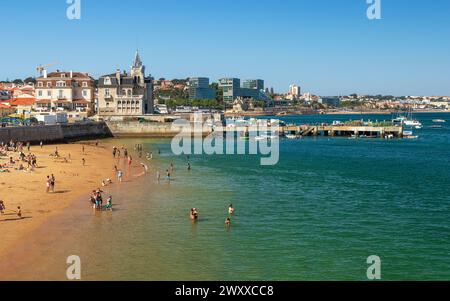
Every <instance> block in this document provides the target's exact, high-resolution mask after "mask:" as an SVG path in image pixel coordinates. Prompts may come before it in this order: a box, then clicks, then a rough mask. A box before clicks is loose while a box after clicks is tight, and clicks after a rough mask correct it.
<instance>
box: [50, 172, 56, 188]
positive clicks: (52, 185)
mask: <svg viewBox="0 0 450 301" xmlns="http://www.w3.org/2000/svg"><path fill="white" fill-rule="evenodd" d="M55 182H56V179H55V176H54V175H53V174H52V176H51V177H50V189H51V191H52V192H55Z"/></svg>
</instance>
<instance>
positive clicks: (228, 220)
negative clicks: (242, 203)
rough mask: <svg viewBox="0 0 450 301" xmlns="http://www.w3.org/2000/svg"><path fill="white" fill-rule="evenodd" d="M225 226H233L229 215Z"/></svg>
mask: <svg viewBox="0 0 450 301" xmlns="http://www.w3.org/2000/svg"><path fill="white" fill-rule="evenodd" d="M225 226H227V227H230V226H231V218H229V217H227V219H226V220H225Z"/></svg>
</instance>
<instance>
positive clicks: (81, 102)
mask: <svg viewBox="0 0 450 301" xmlns="http://www.w3.org/2000/svg"><path fill="white" fill-rule="evenodd" d="M73 103H79V104H88V103H89V101H87V100H86V99H75V100H74V101H73Z"/></svg>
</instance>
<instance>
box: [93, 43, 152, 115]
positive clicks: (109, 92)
mask: <svg viewBox="0 0 450 301" xmlns="http://www.w3.org/2000/svg"><path fill="white" fill-rule="evenodd" d="M153 111H154V105H153V79H152V78H151V76H148V77H146V75H145V66H144V64H143V63H142V60H141V57H140V55H139V52H138V51H136V55H135V58H134V62H133V65H132V66H131V70H130V73H127V72H126V71H124V72H121V71H120V70H117V71H116V73H113V74H109V75H104V76H102V77H100V79H99V82H98V114H99V115H100V116H108V115H109V116H111V115H119V116H141V115H145V114H152V113H153Z"/></svg>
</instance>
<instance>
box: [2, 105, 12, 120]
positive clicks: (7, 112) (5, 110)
mask: <svg viewBox="0 0 450 301" xmlns="http://www.w3.org/2000/svg"><path fill="white" fill-rule="evenodd" d="M14 112H15V110H14V108H13V107H12V106H11V105H9V104H8V103H0V117H1V118H3V117H7V116H9V115H11V114H14Z"/></svg>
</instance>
